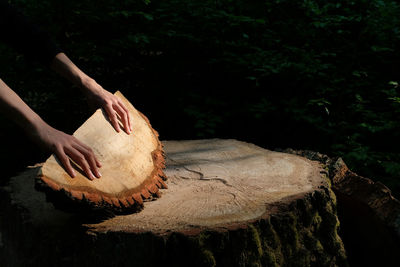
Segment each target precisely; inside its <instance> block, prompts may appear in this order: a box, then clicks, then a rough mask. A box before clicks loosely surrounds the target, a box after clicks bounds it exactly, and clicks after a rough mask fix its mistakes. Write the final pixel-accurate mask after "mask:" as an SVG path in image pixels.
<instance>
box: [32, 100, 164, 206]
mask: <svg viewBox="0 0 400 267" xmlns="http://www.w3.org/2000/svg"><path fill="white" fill-rule="evenodd" d="M116 95H117V96H118V97H119V98H120V99H121V100H122V101H123V102H124V104H125V106H126V107H127V108H128V110H129V112H130V114H131V116H132V128H133V131H132V133H131V134H130V135H128V134H126V133H125V132H124V131H121V132H119V133H118V132H116V131H115V129H114V128H113V127H112V125H111V123H110V122H109V121H108V118H107V116H106V114H105V113H104V111H103V110H101V109H98V110H97V111H96V112H95V113H94V114H93V115H92V116H91V117H90V118H89V119H88V120H87V121H86V122H85V123H83V125H82V126H81V127H79V129H78V130H77V131H75V133H74V134H73V135H74V136H75V137H76V138H77V139H78V140H80V141H82V142H83V143H85V144H86V145H88V146H90V147H91V148H92V149H93V151H94V154H95V155H96V157H97V158H98V159H99V161H100V162H101V163H102V167H101V169H100V172H101V174H102V177H101V178H100V179H95V180H93V181H91V180H89V179H88V178H87V177H86V175H85V174H84V173H83V172H82V171H81V170H80V168H79V167H78V166H77V165H75V168H76V169H77V170H78V171H76V174H77V176H76V177H74V178H71V177H70V176H69V175H68V173H67V172H66V171H65V170H64V168H63V167H62V166H61V164H60V163H59V161H58V160H57V158H56V157H55V156H54V155H52V156H51V157H50V158H49V159H48V160H47V161H46V162H45V163H44V165H43V167H42V168H41V172H40V174H39V180H38V182H39V183H41V184H42V185H45V186H48V187H50V188H52V189H53V190H56V191H60V192H61V189H64V190H65V192H66V193H67V194H68V195H70V197H71V198H72V199H75V200H82V198H85V200H87V201H90V202H93V203H96V204H97V205H98V206H102V205H104V204H108V205H112V206H117V207H129V206H131V205H133V204H135V203H137V202H139V204H142V203H141V202H142V199H143V198H148V197H150V196H151V195H152V194H157V191H158V188H161V187H163V181H162V179H161V177H162V176H163V173H162V167H163V165H164V159H163V156H162V148H161V144H160V142H159V140H158V134H157V132H156V131H154V130H153V129H152V127H151V125H150V123H149V121H148V120H147V118H146V117H144V115H143V114H141V113H140V112H139V111H137V110H136V109H135V108H134V107H133V106H132V104H131V103H130V102H129V101H128V100H127V99H126V98H125V97H124V96H123V95H122V94H121V93H120V92H116ZM121 128H122V127H121Z"/></svg>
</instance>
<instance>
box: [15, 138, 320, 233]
mask: <svg viewBox="0 0 400 267" xmlns="http://www.w3.org/2000/svg"><path fill="white" fill-rule="evenodd" d="M163 144H164V149H165V151H166V165H167V168H166V169H165V174H166V176H167V177H168V179H169V181H168V182H167V184H168V189H166V190H161V194H162V197H161V198H160V199H157V200H155V201H149V202H145V203H144V209H143V210H142V211H140V212H138V213H134V214H130V215H126V216H116V217H114V218H111V219H108V220H105V221H104V222H101V223H98V224H93V225H88V226H89V227H91V228H92V230H91V231H125V232H137V231H152V232H158V233H163V232H167V231H186V230H190V229H196V228H202V227H208V228H212V227H225V226H228V227H232V226H234V225H238V224H242V223H244V222H246V221H249V220H254V219H257V218H259V217H262V216H263V215H266V214H268V213H270V212H272V211H271V210H269V206H268V204H270V203H276V202H285V201H287V202H288V203H289V202H290V201H292V198H295V197H301V195H302V194H305V193H307V192H310V191H313V190H316V189H317V188H318V187H319V186H321V185H325V186H327V179H326V178H324V175H322V174H321V172H324V170H323V169H322V168H321V166H320V164H319V163H317V162H314V161H310V160H308V159H306V158H303V157H300V156H296V155H290V154H286V153H280V152H273V151H269V150H266V149H263V148H260V147H257V146H255V145H252V144H249V143H245V142H240V141H236V140H219V139H213V140H193V141H164V142H163ZM35 172H37V168H34V169H32V170H30V171H28V172H26V173H24V174H23V175H21V176H20V177H19V178H18V179H13V180H12V181H11V182H12V185H13V187H14V190H13V194H14V198H15V201H18V202H22V203H21V205H22V206H24V207H27V208H28V210H30V211H31V212H30V213H31V216H32V217H33V219H34V220H36V221H37V223H43V224H46V223H53V220H56V221H58V220H60V222H61V221H62V220H63V219H62V218H63V217H65V216H70V215H69V214H68V213H63V212H61V211H58V210H56V209H54V207H53V205H52V204H51V203H48V202H46V201H45V196H44V195H43V193H41V192H37V191H36V190H34V188H33V184H32V183H33V177H34V175H35ZM89 182H90V181H89ZM28 185H32V186H28ZM60 214H65V215H64V216H61V217H60Z"/></svg>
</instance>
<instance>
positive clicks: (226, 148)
mask: <svg viewBox="0 0 400 267" xmlns="http://www.w3.org/2000/svg"><path fill="white" fill-rule="evenodd" d="M163 144H164V149H165V152H166V170H165V174H166V176H167V177H168V180H167V184H168V189H165V190H164V189H163V190H160V192H161V195H162V197H161V198H159V199H156V200H154V201H146V202H145V203H144V209H143V210H142V211H140V212H138V213H134V214H129V215H119V216H115V217H112V218H103V219H101V220H99V218H96V217H91V216H90V214H88V215H87V216H82V215H77V214H73V213H66V212H64V211H60V210H57V209H55V208H54V206H53V205H52V204H51V203H48V202H46V198H45V195H44V194H42V193H41V192H37V191H36V190H35V189H34V182H33V177H34V176H35V175H36V174H37V171H38V167H32V168H30V169H28V170H27V171H26V172H24V173H22V174H21V175H19V176H17V177H13V178H11V180H10V184H9V186H8V187H7V188H6V190H5V192H4V193H3V194H2V195H1V196H2V199H1V205H0V210H1V212H2V217H1V218H2V219H1V222H0V227H1V228H0V229H1V233H2V234H1V238H2V239H1V240H2V241H1V243H0V244H2V252H1V256H2V259H3V263H5V266H34V265H41V266H346V265H347V262H346V255H345V251H344V247H343V243H342V241H341V239H340V237H339V236H338V227H339V221H338V218H337V216H336V198H335V195H334V194H333V192H332V190H331V188H330V182H329V178H328V174H327V171H326V170H325V169H324V168H325V166H324V165H323V164H321V163H319V162H317V161H311V160H308V159H306V158H304V157H300V156H297V155H291V154H287V153H280V152H274V151H269V150H266V149H262V148H260V147H257V146H255V145H252V144H248V143H244V142H239V141H236V140H220V139H212V140H192V141H165V142H163ZM5 216H7V217H5ZM5 218H7V219H5ZM28 240H29V241H28Z"/></svg>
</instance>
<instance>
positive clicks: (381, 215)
mask: <svg viewBox="0 0 400 267" xmlns="http://www.w3.org/2000/svg"><path fill="white" fill-rule="evenodd" d="M284 152H286V153H291V154H295V155H300V156H303V157H306V158H308V159H311V160H317V161H319V162H321V163H322V164H323V165H324V166H325V168H326V169H327V171H328V172H329V177H330V180H331V182H332V189H333V191H334V193H335V194H336V196H337V199H338V215H339V219H340V222H341V231H340V236H341V237H342V239H343V240H344V243H345V248H346V252H347V254H348V260H349V263H350V265H351V266H363V267H365V266H397V265H398V264H399V262H400V253H399V252H400V201H399V200H397V199H396V198H394V197H393V196H392V194H391V191H390V189H389V188H387V187H386V186H385V185H384V184H382V183H380V182H373V181H372V180H371V179H369V178H366V177H362V176H359V175H357V174H356V173H354V172H352V171H351V170H349V168H348V167H347V166H346V164H345V163H344V162H343V160H342V159H341V158H330V157H328V156H326V155H323V154H320V153H318V152H313V151H304V150H298V151H296V150H292V149H287V150H284Z"/></svg>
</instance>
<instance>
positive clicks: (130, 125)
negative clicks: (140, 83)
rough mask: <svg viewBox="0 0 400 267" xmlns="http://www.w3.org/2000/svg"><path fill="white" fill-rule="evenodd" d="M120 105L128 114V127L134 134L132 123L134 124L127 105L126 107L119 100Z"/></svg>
mask: <svg viewBox="0 0 400 267" xmlns="http://www.w3.org/2000/svg"><path fill="white" fill-rule="evenodd" d="M118 104H119V105H120V107H121V108H122V109H123V110H124V111H125V112H126V114H127V117H128V125H127V126H128V127H129V129H130V130H131V132H132V130H133V129H132V124H131V122H132V120H131V114H130V113H129V110H128V109H127V108H126V107H125V105H124V103H122V102H121V100H119V99H118Z"/></svg>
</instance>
